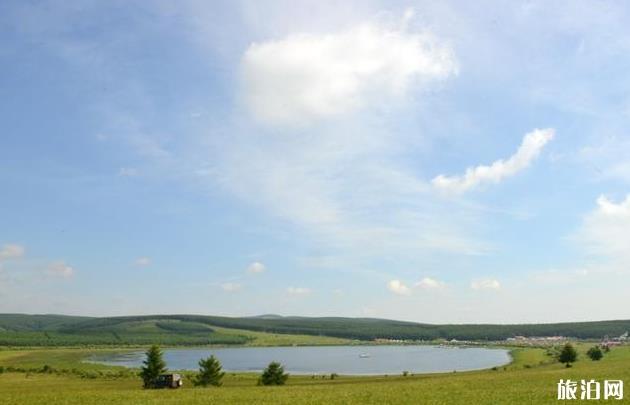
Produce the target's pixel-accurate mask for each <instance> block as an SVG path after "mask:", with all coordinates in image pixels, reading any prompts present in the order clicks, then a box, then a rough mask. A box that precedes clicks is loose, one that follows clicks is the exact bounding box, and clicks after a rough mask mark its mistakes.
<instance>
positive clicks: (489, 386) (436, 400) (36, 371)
mask: <svg viewBox="0 0 630 405" xmlns="http://www.w3.org/2000/svg"><path fill="white" fill-rule="evenodd" d="M590 346H591V344H578V345H577V348H578V351H579V352H580V355H579V358H578V361H577V362H576V363H575V364H574V365H573V367H571V368H565V367H564V366H563V365H562V364H559V363H557V362H555V361H554V360H553V359H552V358H551V357H550V356H549V355H548V354H547V351H546V350H545V349H542V348H513V349H512V356H513V362H512V363H511V364H509V365H507V366H505V367H499V368H496V369H492V370H484V371H473V372H462V373H447V374H432V375H409V376H402V375H390V376H377V377H352V376H339V377H337V378H335V379H333V380H331V379H330V376H321V375H317V376H291V377H290V378H289V381H288V383H287V385H286V386H282V387H259V386H256V379H257V375H256V374H248V373H228V374H227V375H226V376H225V378H224V381H223V386H222V387H219V388H215V387H213V388H197V387H192V385H191V384H190V373H186V375H185V378H186V380H185V385H184V387H183V388H181V389H177V390H169V389H165V390H144V389H142V388H141V380H140V378H139V377H138V376H137V375H136V374H135V372H136V371H134V370H127V369H123V368H120V367H109V366H103V365H97V364H90V363H84V362H82V360H83V359H85V358H86V357H87V356H89V355H90V354H93V353H95V352H99V351H101V352H102V351H104V350H112V349H52V350H51V349H20V350H2V351H0V366H2V367H4V369H5V371H4V373H2V374H0V403H1V404H207V403H226V404H239V403H256V404H322V403H325V404H548V403H556V402H557V400H556V392H557V391H556V390H557V388H556V384H557V383H558V381H559V380H560V379H567V378H570V379H572V380H578V381H579V380H581V379H596V380H599V381H602V382H603V380H605V379H611V380H612V379H615V380H617V379H621V380H624V381H626V382H628V381H630V346H621V347H616V348H613V349H612V351H611V352H609V353H606V355H605V357H604V358H603V359H602V360H601V361H591V360H590V359H588V357H587V356H586V354H585V353H586V350H587V349H588V348H589V347H590ZM45 365H47V366H48V371H47V372H42V368H43V367H44V366H45ZM7 369H10V370H22V371H7ZM624 401H626V402H627V400H624ZM615 402H617V403H622V402H623V401H615Z"/></svg>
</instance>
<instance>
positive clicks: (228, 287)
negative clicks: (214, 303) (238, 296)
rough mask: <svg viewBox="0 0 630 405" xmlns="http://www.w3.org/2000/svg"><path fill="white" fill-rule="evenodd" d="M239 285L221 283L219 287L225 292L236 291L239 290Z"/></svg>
mask: <svg viewBox="0 0 630 405" xmlns="http://www.w3.org/2000/svg"><path fill="white" fill-rule="evenodd" d="M241 287H242V286H241V285H240V284H238V283H223V284H221V289H222V290H223V291H226V292H237V291H240V290H241Z"/></svg>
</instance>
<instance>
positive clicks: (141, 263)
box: [135, 257, 151, 267]
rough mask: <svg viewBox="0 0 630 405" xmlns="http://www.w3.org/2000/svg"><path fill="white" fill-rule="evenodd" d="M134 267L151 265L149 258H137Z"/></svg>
mask: <svg viewBox="0 0 630 405" xmlns="http://www.w3.org/2000/svg"><path fill="white" fill-rule="evenodd" d="M135 264H136V266H139V267H146V266H148V265H150V264H151V258H149V257H139V258H137V259H136V261H135Z"/></svg>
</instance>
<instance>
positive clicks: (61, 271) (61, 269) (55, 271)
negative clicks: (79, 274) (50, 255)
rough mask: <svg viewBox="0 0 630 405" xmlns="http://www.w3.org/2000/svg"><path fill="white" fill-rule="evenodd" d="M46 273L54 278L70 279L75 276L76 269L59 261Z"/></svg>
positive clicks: (49, 267)
mask: <svg viewBox="0 0 630 405" xmlns="http://www.w3.org/2000/svg"><path fill="white" fill-rule="evenodd" d="M46 273H48V274H49V275H51V276H54V277H62V278H70V277H72V276H73V275H74V269H73V268H72V267H70V266H68V265H67V264H66V263H65V262H63V261H57V262H53V263H51V264H50V265H49V266H48V268H47V269H46Z"/></svg>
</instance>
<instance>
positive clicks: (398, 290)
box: [387, 280, 411, 295]
mask: <svg viewBox="0 0 630 405" xmlns="http://www.w3.org/2000/svg"><path fill="white" fill-rule="evenodd" d="M387 288H388V289H389V291H391V292H393V293H394V294H398V295H411V289H410V288H409V287H407V286H406V285H405V284H403V283H402V282H401V281H400V280H391V281H390V282H389V283H387Z"/></svg>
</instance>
